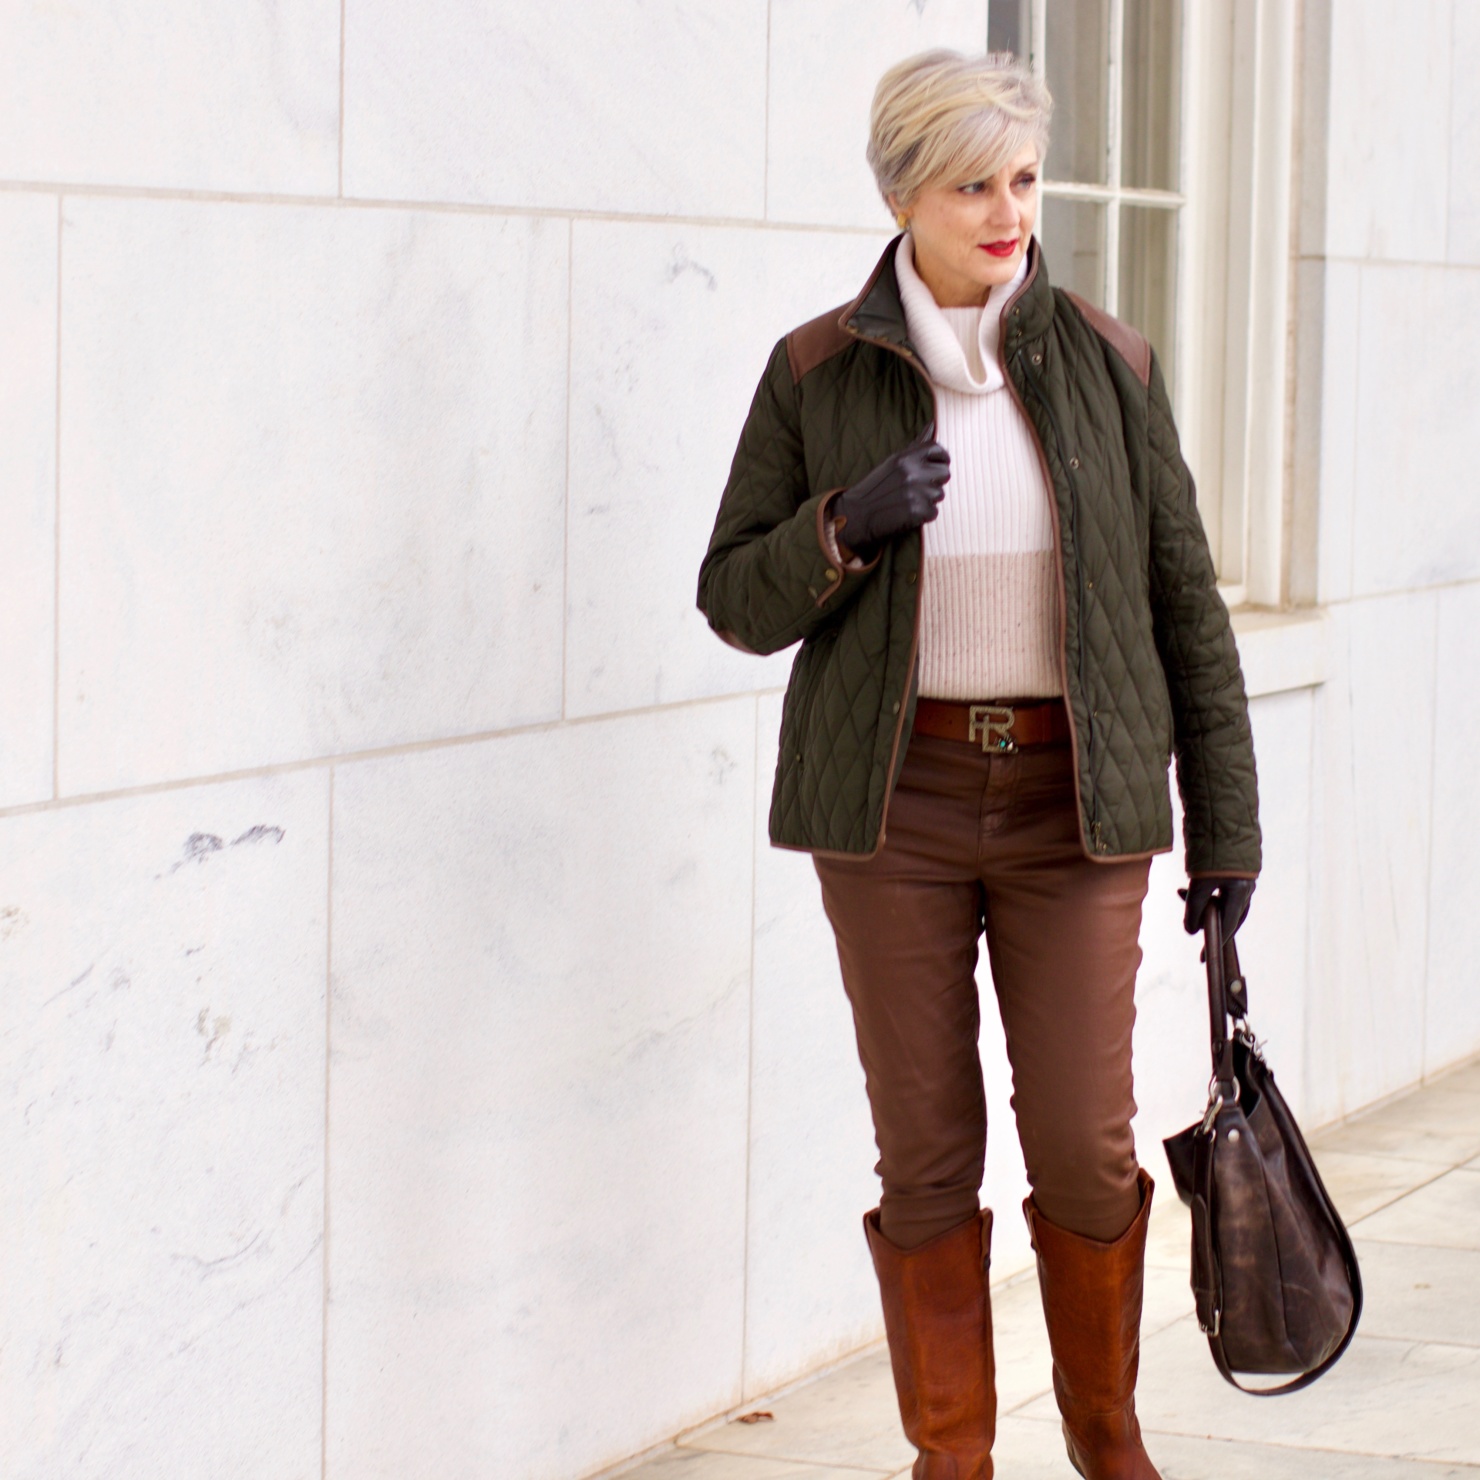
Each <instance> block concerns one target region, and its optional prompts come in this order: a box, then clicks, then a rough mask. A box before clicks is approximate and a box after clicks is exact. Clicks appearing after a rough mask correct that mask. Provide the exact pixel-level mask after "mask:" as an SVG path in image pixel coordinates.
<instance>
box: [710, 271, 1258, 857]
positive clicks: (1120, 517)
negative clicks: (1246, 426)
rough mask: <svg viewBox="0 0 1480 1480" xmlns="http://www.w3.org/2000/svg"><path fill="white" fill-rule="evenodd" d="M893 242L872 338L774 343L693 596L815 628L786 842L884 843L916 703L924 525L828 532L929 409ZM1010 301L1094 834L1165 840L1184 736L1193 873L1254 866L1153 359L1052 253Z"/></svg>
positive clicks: (869, 326) (785, 808) (792, 703)
mask: <svg viewBox="0 0 1480 1480" xmlns="http://www.w3.org/2000/svg"><path fill="white" fill-rule="evenodd" d="M892 251H893V246H892V244H891V247H890V249H889V252H887V253H886V257H885V260H884V262H883V263H882V264H881V269H880V272H879V273H878V275H877V281H876V283H875V286H874V289H873V290H872V291H870V292H869V293H868V294H867V295H866V296H865V298H864V299H863V300H862V301H861V302H860V303H859V304H857V305H854V306H853V307H854V309H855V312H854V315H853V318H852V319H851V320H850V322H851V323H852V324H853V325H854V326H855V327H857V328H858V329H859V330H860V335H862V334H866V335H867V337H866V338H865V337H856V338H853V339H851V340H843V341H840V343H839V345H838V347H837V349H836V351H835V352H834V353H832V354H831V355H830V356H829V357H827V358H824V359H823V360H822V361H821V363H820V364H817V365H815V366H812V367H811V368H810V369H808V370H807V371H806V372H805V373H803V374H802V376H801V379H800V380H799V381H794V380H793V376H792V371H791V366H790V363H789V361H788V357H787V351H786V341H784V340H783V341H782V342H781V343H780V344H778V345H777V346H776V349H775V351H774V352H773V353H772V356H771V359H770V362H769V364H768V365H767V367H766V373H765V375H764V376H763V377H762V380H761V383H760V386H759V387H758V389H757V391H756V396H755V400H754V403H753V405H752V407H751V412H750V416H749V418H748V419H747V421H746V424H745V428H744V430H743V431H742V433H741V437H740V444H739V447H738V448H737V450H736V454H735V459H734V462H733V465H732V467H731V472H730V478H729V482H728V484H727V486H726V489H725V493H724V496H723V498H722V500H721V503H720V510H719V516H718V518H717V520H716V523H715V530H714V536H713V538H712V540H711V542H710V547H709V552H708V554H707V555H706V557H705V560H704V565H703V568H702V570H701V573H700V581H699V605H700V607H701V608H702V609H703V610H704V611H705V612H706V614H707V615H708V617H709V620H710V623H711V625H712V626H713V627H714V628H715V629H716V630H717V631H719V632H721V633H722V634H723V635H725V636H726V637H728V638H729V640H731V641H734V642H738V643H739V644H741V645H743V646H745V647H748V648H750V649H752V650H753V651H756V652H775V651H778V650H779V649H781V648H784V647H787V646H789V645H790V644H792V643H795V642H798V641H800V643H801V647H800V649H799V651H798V653H797V657H796V661H795V663H794V664H793V667H792V676H791V683H790V685H789V687H788V690H787V695H786V702H785V705H784V708H783V717H782V726H781V749H780V756H779V759H778V763H777V773H776V785H775V791H774V794H773V800H772V807H771V819H770V822H771V837H772V841H773V842H775V843H777V844H779V845H781V846H784V847H795V848H804V849H814V850H825V851H830V852H841V853H848V854H868V853H871V852H873V851H874V850H875V849H876V848H877V847H878V846H880V844H881V842H882V838H883V827H884V820H885V812H886V808H887V802H888V794H889V791H890V789H891V787H892V785H893V782H894V779H895V776H896V775H897V772H898V766H899V764H900V763H901V762H902V760H903V748H904V740H903V736H905V735H907V733H908V731H907V726H908V724H909V722H910V719H911V717H912V714H913V709H914V701H915V681H916V673H915V669H916V647H915V644H916V632H917V618H918V598H919V590H920V584H919V583H920V580H921V576H922V572H921V559H922V551H921V541H920V538H919V536H918V535H914V536H910V537H907V538H905V539H901V540H899V541H896V542H895V543H894V544H893V545H892V546H891V547H889V548H888V549H886V550H885V552H884V553H883V555H882V557H881V559H880V560H878V561H877V562H876V563H875V564H874V565H872V566H870V567H869V568H868V569H867V570H866V571H857V572H856V571H851V570H843V569H841V568H839V567H835V566H833V565H832V563H831V562H830V561H829V559H828V557H827V555H826V554H825V552H824V551H823V548H822V545H821V542H820V540H819V538H818V526H819V511H820V506H821V505H822V504H823V502H824V501H825V500H826V498H827V497H828V496H829V495H830V494H831V493H832V492H833V491H835V490H836V489H839V488H843V487H847V486H848V485H849V484H851V483H853V482H855V481H856V480H857V479H858V478H860V477H861V476H863V474H864V473H866V472H867V471H868V470H869V469H871V468H872V467H874V466H876V465H877V464H878V463H879V462H880V461H882V460H883V458H885V457H886V456H888V455H889V454H890V453H891V452H894V451H896V450H897V449H899V448H900V447H902V446H904V445H905V444H906V443H907V442H909V441H910V440H911V439H912V438H914V437H915V436H916V435H918V433H919V431H920V429H921V428H922V427H923V426H924V424H925V422H926V421H927V420H928V419H929V417H930V416H931V414H932V405H931V393H930V390H929V385H928V382H927V381H926V380H925V378H924V376H923V375H922V374H921V372H920V371H919V370H918V369H917V368H916V367H915V365H913V364H911V363H910V360H909V358H908V354H909V345H908V340H907V335H906V329H905V325H904V321H903V316H902V311H901V310H900V308H899V301H898V292H897V287H896V284H895V281H894V278H893V268H892ZM840 312H842V311H841V310H840ZM1009 313H1010V322H1009V326H1008V328H1007V331H1006V334H1005V349H1006V353H1007V359H1008V375H1009V379H1010V381H1011V383H1012V385H1013V388H1014V390H1015V391H1016V392H1017V394H1018V397H1019V399H1020V400H1021V402H1022V405H1023V409H1024V411H1025V412H1026V414H1027V416H1028V418H1029V421H1030V422H1031V423H1032V425H1033V428H1034V430H1035V431H1036V432H1037V434H1038V439H1039V442H1040V444H1041V446H1042V450H1043V454H1044V460H1045V464H1046V467H1047V469H1048V474H1049V480H1050V483H1051V485H1052V489H1053V496H1054V503H1055V513H1056V516H1057V528H1058V542H1059V550H1060V555H1061V560H1062V567H1063V574H1064V591H1065V601H1064V609H1063V650H1064V663H1065V683H1066V697H1067V700H1068V703H1069V707H1070V711H1071V714H1072V717H1073V721H1074V731H1075V741H1076V751H1077V756H1078V766H1079V773H1078V780H1079V796H1080V807H1081V822H1082V828H1083V836H1084V844H1085V848H1086V851H1087V852H1088V853H1089V854H1090V855H1091V856H1094V857H1100V858H1105V859H1110V858H1115V857H1125V856H1130V855H1137V854H1147V853H1153V852H1159V851H1164V850H1165V849H1167V848H1169V847H1170V846H1171V843H1172V837H1171V803H1170V796H1169V793H1168V789H1167V770H1168V765H1169V761H1170V758H1171V754H1172V752H1173V750H1175V754H1176V762H1177V780H1178V786H1179V788H1180V790H1181V793H1182V798H1183V803H1184V816H1185V840H1186V850H1187V866H1188V870H1189V872H1193V873H1218V872H1225V871H1226V872H1233V873H1257V872H1258V869H1259V859H1260V838H1259V824H1258V790H1257V781H1256V776H1255V770H1254V753H1253V742H1252V738H1251V735H1250V731H1249V721H1248V706H1247V702H1246V698H1245V693H1244V686H1243V678H1242V675H1241V673H1240V670H1239V663H1238V653H1237V650H1236V648H1235V646H1234V640H1233V634H1232V630H1231V627H1230V624H1229V620H1228V613H1227V610H1226V608H1225V607H1224V606H1223V603H1222V600H1221V598H1220V597H1219V596H1218V593H1217V590H1216V586H1215V582H1214V575H1213V568H1212V562H1211V560H1210V558H1209V555H1208V549H1207V542H1206V539H1205V537H1204V534H1203V529H1202V524H1201V521H1200V519H1199V517H1198V513H1197V504H1196V495H1195V491H1194V488H1193V484H1192V479H1191V476H1190V475H1189V473H1188V471H1187V468H1186V466H1185V464H1184V463H1183V461H1182V457H1181V453H1180V450H1179V448H1178V443H1177V435H1176V429H1175V426H1174V424H1173V421H1172V415H1171V408H1170V404H1169V402H1168V400H1167V395H1166V387H1165V385H1164V384H1163V381H1162V377H1161V372H1160V369H1159V367H1158V366H1157V365H1156V363H1155V359H1154V357H1153V359H1152V366H1151V376H1150V383H1149V385H1145V384H1143V383H1142V382H1141V380H1140V379H1139V378H1138V377H1137V375H1136V373H1135V372H1134V371H1133V370H1132V369H1131V367H1130V366H1129V365H1128V364H1127V363H1126V362H1125V360H1124V359H1122V358H1121V356H1120V354H1119V353H1118V352H1117V351H1116V350H1115V349H1114V348H1113V347H1112V346H1111V345H1110V344H1108V343H1107V342H1106V341H1105V340H1103V339H1102V338H1101V337H1100V335H1099V334H1098V333H1096V331H1095V330H1094V328H1093V327H1092V326H1091V325H1090V324H1089V322H1088V321H1087V320H1086V319H1085V318H1084V316H1083V315H1082V314H1081V313H1080V312H1079V311H1078V309H1077V308H1075V306H1074V305H1073V304H1072V302H1070V300H1069V299H1068V298H1067V297H1065V296H1064V295H1062V294H1058V293H1056V292H1055V291H1054V290H1053V289H1051V288H1050V287H1049V284H1048V280H1047V275H1046V273H1045V272H1044V271H1043V269H1042V264H1041V261H1040V263H1039V266H1038V270H1037V272H1036V273H1035V274H1034V276H1033V278H1032V280H1031V281H1030V284H1029V286H1028V288H1027V289H1026V291H1025V292H1024V293H1023V295H1022V297H1021V299H1020V300H1019V301H1018V303H1017V304H1016V305H1015V306H1014V307H1013V308H1012V309H1010V310H1009ZM880 341H884V342H880ZM901 351H903V353H901ZM983 697H984V698H988V697H992V696H990V695H983Z"/></svg>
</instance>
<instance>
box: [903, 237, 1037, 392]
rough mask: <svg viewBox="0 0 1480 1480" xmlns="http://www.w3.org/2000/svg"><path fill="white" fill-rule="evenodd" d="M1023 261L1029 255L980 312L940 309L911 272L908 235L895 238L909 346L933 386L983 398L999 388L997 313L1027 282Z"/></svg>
mask: <svg viewBox="0 0 1480 1480" xmlns="http://www.w3.org/2000/svg"><path fill="white" fill-rule="evenodd" d="M1028 259H1029V253H1027V252H1024V253H1023V260H1022V261H1021V262H1019V263H1018V269H1017V272H1016V273H1015V274H1014V275H1013V278H1012V281H1011V282H1007V283H1000V284H998V285H997V286H996V287H994V288H992V289H991V290H990V292H989V293H988V295H987V302H986V305H985V307H983V308H947V309H942V308H941V307H940V305H939V304H937V303H936V301H935V297H934V295H933V294H932V293H931V291H930V289H929V288H928V287H927V286H926V285H925V280H924V279H923V278H922V277H921V276H920V274H919V272H918V271H917V270H916V267H915V252H914V243H913V241H912V240H911V239H910V237H909V235H908V234H906V235H905V236H904V237H903V238H902V239H901V241H900V243H899V250H898V251H897V252H896V253H895V256H894V274H895V277H896V278H897V279H898V282H899V296H900V298H901V300H902V302H903V304H904V314H905V321H906V323H907V324H908V326H909V335H910V341H911V343H913V344H914V346H915V348H916V349H917V350H918V351H919V354H920V358H921V359H922V360H923V361H924V362H925V368H926V369H927V370H928V371H929V372H930V378H931V379H932V380H933V381H935V382H936V383H937V384H938V385H943V386H945V387H946V388H947V389H949V390H954V391H963V392H965V393H966V394H968V395H985V394H986V393H987V392H988V391H995V390H997V389H999V388H1000V387H1001V386H1002V384H1003V379H1002V366H1001V365H1000V364H999V363H998V359H997V345H998V341H999V339H1000V337H1001V333H1002V309H1003V305H1004V304H1006V302H1007V300H1008V299H1009V298H1010V297H1011V296H1012V295H1013V293H1014V292H1015V291H1016V290H1017V288H1018V287H1019V286H1020V285H1021V283H1022V281H1023V279H1024V278H1025V277H1027V275H1028ZM969 351H975V353H970V352H969Z"/></svg>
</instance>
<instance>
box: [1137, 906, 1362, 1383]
mask: <svg viewBox="0 0 1480 1480" xmlns="http://www.w3.org/2000/svg"><path fill="white" fill-rule="evenodd" d="M1203 959H1204V960H1205V961H1206V962H1207V968H1208V1008H1209V1012H1210V1015H1211V1018H1212V1044H1213V1082H1212V1085H1211V1088H1210V1092H1209V1096H1208V1108H1207V1113H1206V1114H1205V1115H1204V1116H1203V1118H1202V1120H1201V1122H1199V1123H1198V1124H1196V1125H1190V1126H1188V1127H1187V1129H1186V1130H1185V1131H1182V1132H1181V1133H1180V1134H1178V1135H1175V1136H1172V1137H1170V1138H1168V1139H1167V1140H1166V1141H1164V1142H1163V1143H1162V1144H1163V1145H1164V1146H1165V1147H1166V1153H1167V1160H1168V1161H1169V1162H1170V1163H1171V1168H1172V1181H1173V1182H1174V1183H1175V1184H1176V1187H1177V1193H1178V1195H1179V1196H1180V1197H1181V1199H1182V1201H1183V1202H1185V1203H1187V1204H1188V1205H1189V1206H1190V1207H1191V1208H1192V1290H1193V1294H1194V1295H1195V1296H1196V1298H1197V1319H1198V1324H1199V1325H1200V1326H1201V1327H1202V1329H1203V1332H1204V1334H1205V1335H1206V1336H1207V1338H1208V1346H1209V1348H1210V1349H1211V1350H1212V1354H1213V1361H1214V1363H1215V1364H1216V1365H1217V1368H1218V1370H1219V1372H1221V1373H1222V1374H1223V1376H1224V1377H1225V1378H1226V1379H1227V1380H1228V1381H1229V1382H1231V1383H1232V1384H1233V1385H1234V1386H1235V1387H1236V1388H1238V1389H1240V1391H1242V1392H1246V1393H1253V1394H1255V1395H1256V1396H1259V1397H1272V1396H1274V1395H1275V1394H1277V1393H1293V1392H1295V1391H1296V1390H1297V1389H1299V1388H1303V1387H1306V1386H1308V1385H1309V1384H1310V1383H1312V1382H1314V1381H1315V1380H1316V1378H1318V1377H1320V1376H1321V1375H1322V1374H1323V1373H1325V1372H1328V1371H1330V1369H1331V1367H1332V1366H1333V1365H1334V1364H1335V1362H1336V1361H1337V1359H1338V1358H1339V1357H1340V1356H1341V1354H1342V1353H1343V1352H1344V1351H1345V1350H1346V1349H1347V1347H1348V1346H1349V1345H1350V1344H1351V1339H1352V1337H1353V1336H1354V1335H1355V1334H1356V1329H1357V1321H1358V1319H1359V1318H1360V1317H1361V1314H1362V1276H1361V1272H1360V1271H1359V1270H1358V1268H1357V1256H1356V1251H1355V1250H1354V1249H1353V1248H1352V1241H1351V1238H1350V1236H1349V1235H1348V1234H1347V1231H1346V1226H1345V1225H1344V1224H1343V1223H1342V1221H1341V1215H1340V1214H1339V1213H1338V1212H1337V1211H1336V1206H1335V1204H1334V1203H1333V1202H1332V1201H1331V1197H1330V1194H1329V1193H1327V1191H1326V1189H1325V1186H1324V1185H1323V1184H1322V1182H1321V1178H1320V1174H1319V1173H1318V1172H1317V1171H1316V1165H1315V1162H1314V1161H1313V1160H1312V1158H1311V1154H1310V1150H1309V1148H1308V1147H1307V1146H1306V1144H1305V1138H1304V1137H1303V1136H1302V1135H1301V1134H1300V1127H1299V1126H1298V1125H1296V1123H1295V1117H1294V1116H1293V1115H1292V1114H1291V1113H1290V1107H1289V1106H1288V1105H1287V1104H1286V1103H1285V1099H1284V1096H1283V1095H1281V1094H1280V1092H1279V1089H1278V1087H1277V1086H1276V1085H1275V1082H1274V1074H1273V1073H1272V1072H1271V1070H1270V1068H1269V1065H1268V1064H1267V1063H1266V1062H1265V1060H1264V1055H1263V1054H1262V1053H1261V1052H1260V1049H1259V1044H1258V1041H1257V1040H1256V1039H1255V1037H1254V1035H1253V1033H1252V1032H1250V1030H1249V1024H1248V1011H1249V999H1248V987H1247V984H1246V983H1245V981H1244V978H1243V975H1242V973H1241V972H1240V971H1239V965H1238V952H1237V950H1236V949H1235V947H1234V943H1233V941H1231V940H1230V941H1228V942H1227V943H1226V944H1225V943H1224V942H1223V940H1222V939H1221V931H1220V927H1219V916H1218V907H1217V904H1216V903H1211V904H1209V906H1208V909H1207V913H1206V914H1205V915H1204V916H1203ZM1230 1021H1231V1022H1232V1025H1233V1028H1232V1032H1230V1031H1229V1023H1230ZM1235 1372H1245V1373H1267V1374H1275V1373H1279V1374H1284V1373H1295V1374H1297V1376H1295V1377H1294V1378H1293V1380H1291V1381H1289V1382H1286V1383H1282V1384H1280V1385H1279V1386H1278V1387H1269V1388H1250V1387H1245V1386H1244V1385H1243V1384H1242V1383H1241V1382H1239V1380H1238V1379H1237V1378H1236V1377H1235V1376H1234V1373H1235Z"/></svg>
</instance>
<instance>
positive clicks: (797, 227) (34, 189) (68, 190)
mask: <svg viewBox="0 0 1480 1480" xmlns="http://www.w3.org/2000/svg"><path fill="white" fill-rule="evenodd" d="M0 194H16V195H61V196H78V197H84V198H89V199H92V198H99V197H101V198H106V199H110V200H159V201H175V202H185V203H190V202H196V203H200V204H207V205H211V204H215V205H260V206H318V207H320V208H322V209H325V210H358V211H435V212H439V213H442V214H449V215H461V216H495V217H496V216H511V217H520V218H525V217H533V218H535V219H545V220H556V221H566V220H569V221H607V222H616V223H619V224H623V223H628V224H634V225H654V226H713V227H723V228H730V229H735V228H742V229H744V228H749V229H752V230H755V231H788V232H797V231H801V232H809V233H813V234H816V235H819V236H864V237H884V236H887V235H889V234H890V228H889V227H888V226H887V225H883V226H855V225H851V224H848V223H841V224H840V223H835V222H827V221H788V220H780V219H772V218H769V217H763V216H705V215H688V214H684V213H678V214H664V213H663V212H661V211H583V210H580V209H579V208H578V207H574V206H520V205H485V204H482V203H480V202H476V201H455V200H415V199H410V200H400V199H393V198H389V197H386V198H382V197H378V196H358V195H321V194H311V193H304V194H302V195H294V194H292V193H291V192H277V191H252V190H180V189H173V188H170V187H168V186H147V185H103V184H91V183H88V182H86V181H78V180H0Z"/></svg>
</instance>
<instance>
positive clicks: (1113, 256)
mask: <svg viewBox="0 0 1480 1480" xmlns="http://www.w3.org/2000/svg"><path fill="white" fill-rule="evenodd" d="M1109 25H1110V36H1109V44H1108V45H1107V46H1106V48H1105V55H1106V56H1107V57H1108V58H1109V63H1110V65H1109V72H1110V75H1109V79H1108V81H1107V84H1106V87H1105V106H1106V109H1107V110H1108V116H1107V117H1106V120H1105V143H1106V159H1105V183H1106V184H1107V185H1108V186H1109V187H1110V203H1109V205H1107V206H1106V208H1105V290H1104V291H1105V298H1104V302H1105V312H1106V313H1118V312H1119V311H1120V173H1121V139H1120V134H1121V112H1122V108H1123V103H1122V98H1121V94H1122V92H1123V85H1122V76H1123V73H1124V69H1125V0H1110V15H1109Z"/></svg>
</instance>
